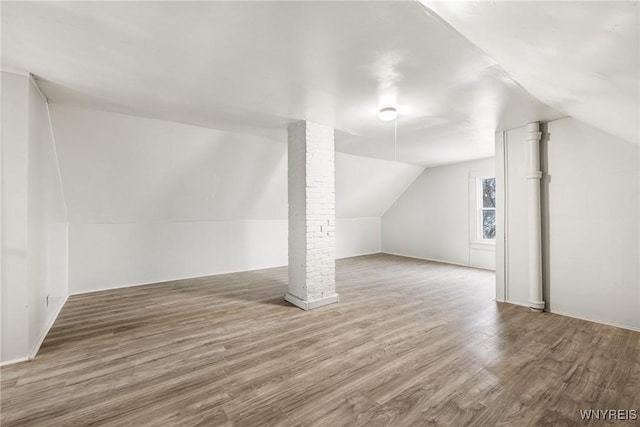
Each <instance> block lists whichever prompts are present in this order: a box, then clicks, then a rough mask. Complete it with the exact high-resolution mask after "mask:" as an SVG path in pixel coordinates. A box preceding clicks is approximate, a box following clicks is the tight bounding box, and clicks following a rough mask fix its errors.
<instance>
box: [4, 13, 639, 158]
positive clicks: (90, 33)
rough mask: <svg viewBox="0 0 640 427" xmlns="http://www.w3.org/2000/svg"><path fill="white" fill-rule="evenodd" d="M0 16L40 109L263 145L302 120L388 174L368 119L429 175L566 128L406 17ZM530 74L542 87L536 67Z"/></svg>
mask: <svg viewBox="0 0 640 427" xmlns="http://www.w3.org/2000/svg"><path fill="white" fill-rule="evenodd" d="M536 4H537V3H536ZM429 7H434V8H435V9H436V10H437V11H438V13H442V14H443V15H444V14H445V12H446V11H447V10H446V7H441V5H439V6H438V7H437V8H436V7H435V6H434V5H432V4H429ZM482 7H486V8H493V7H494V3H490V4H489V3H487V4H485V3H483V4H482V5H478V6H477V9H478V10H481V8H482ZM529 7H532V6H529ZM579 7H580V8H582V7H583V6H579ZM585 7H591V6H585ZM448 10H449V11H455V8H454V9H452V8H450V9H448ZM469 10H471V8H470V9H469ZM558 11H560V9H558ZM562 12H563V13H564V15H565V16H563V17H562V19H564V20H567V21H570V22H573V23H574V24H573V25H572V26H570V28H573V27H579V22H580V21H579V20H580V14H578V16H577V17H576V16H575V15H576V14H575V13H573V11H572V10H565V11H562ZM451 13H452V16H453V18H455V17H456V16H460V15H455V13H454V12H451ZM2 14H3V16H2V66H3V68H4V69H13V70H18V71H30V72H32V73H34V74H36V75H37V76H38V77H39V78H40V79H42V80H43V82H42V87H43V90H44V91H45V93H46V94H47V95H48V96H49V97H50V98H51V100H52V101H53V102H58V103H67V104H75V105H85V106H90V107H93V108H97V109H104V110H109V111H115V112H122V113H128V114H134V115H140V116H144V117H151V118H158V119H164V120H170V121H177V122H183V123H189V124H196V125H200V126H205V127H210V128H215V129H222V130H230V131H236V132H241V133H249V134H253V135H259V136H261V137H263V138H266V139H270V140H278V141H284V140H285V130H284V129H285V126H286V124H287V123H288V122H290V121H291V120H299V119H308V120H312V121H316V122H319V123H323V124H327V125H332V126H334V127H335V128H336V129H337V140H336V146H337V149H338V150H339V151H342V152H346V153H352V154H358V155H364V156H370V157H377V158H384V159H393V158H394V147H393V140H394V129H393V124H392V123H383V122H380V121H379V120H378V119H377V110H378V109H379V108H380V107H381V106H384V105H388V104H392V105H396V106H397V107H398V110H399V120H398V157H397V158H398V160H399V161H404V162H410V163H415V164H419V165H422V166H432V165H437V164H445V163H452V162H458V161H463V160H469V159H473V158H481V157H488V156H491V155H493V147H494V143H493V133H494V131H495V130H497V129H504V128H509V127H516V126H520V125H522V124H524V123H526V122H528V121H531V120H550V119H554V118H558V117H561V116H563V115H565V114H567V112H568V111H567V110H568V109H567V108H565V109H564V110H563V109H562V108H564V107H565V104H562V103H555V104H554V105H556V104H557V105H558V106H559V107H558V110H554V109H552V108H551V107H548V106H547V105H545V104H542V103H541V102H540V101H538V100H537V99H535V98H533V97H532V96H531V95H530V94H529V93H527V92H526V91H525V90H524V89H523V88H522V87H521V86H520V85H519V84H517V83H516V82H514V81H513V80H512V79H511V77H510V76H509V75H508V74H507V73H506V72H505V71H504V70H503V68H502V66H501V65H502V63H501V62H500V61H498V63H496V62H495V61H494V60H493V59H491V58H490V57H489V55H493V53H492V52H491V51H489V50H488V49H485V50H487V52H488V53H489V55H487V54H486V53H484V52H483V51H482V50H480V49H479V48H477V47H476V46H475V45H474V44H472V43H471V42H470V41H469V40H467V39H466V38H465V37H463V36H461V35H460V33H459V32H458V31H460V32H462V33H463V34H465V29H464V28H462V29H461V28H459V26H456V25H454V26H455V27H456V28H457V29H458V31H456V30H454V29H453V28H452V27H451V26H450V25H448V24H447V23H446V22H443V21H442V20H441V18H440V17H439V16H437V15H436V14H434V13H433V12H431V11H429V10H427V9H425V8H424V7H423V6H422V5H421V4H420V3H418V2H413V1H411V2H409V1H407V2H402V1H400V2H398V1H396V2H375V1H374V2H324V3H322V2H235V3H231V2H152V3H149V2H42V3H39V2H3V7H2ZM513 14H514V16H518V13H517V12H513ZM462 16H466V15H462ZM453 18H452V19H453ZM477 19H479V20H482V19H484V16H482V15H478V18H477ZM456 22H457V21H456ZM487 22H488V23H489V24H492V22H491V21H487ZM553 23H554V25H555V21H554V22H553ZM481 24H482V25H485V24H484V23H478V22H475V21H474V20H471V21H470V23H469V22H467V23H464V26H465V28H467V27H469V28H473V27H474V25H478V26H479V25H481ZM462 25H463V24H461V26H462ZM545 25H547V24H546V23H545V22H544V20H541V21H540V26H539V27H538V30H539V32H540V33H544V32H545V30H546V27H545ZM490 26H491V27H495V29H496V32H497V34H505V36H506V35H507V34H509V36H510V37H514V38H517V39H518V40H520V43H522V44H527V43H534V44H535V41H536V40H535V39H534V40H532V38H531V37H530V36H528V35H522V34H520V35H518V34H516V35H515V36H514V34H513V32H511V33H501V31H504V29H503V28H502V26H501V25H499V23H498V22H496V24H495V25H490ZM484 28H485V29H484V30H482V31H480V33H481V34H484V33H487V31H488V30H486V25H485V27H484ZM585 31H588V29H586V30H582V32H578V33H577V34H579V35H582V34H584V32H585ZM465 35H466V34H465ZM520 36H522V37H520ZM525 36H526V37H525ZM467 37H470V38H472V37H471V36H468V35H467ZM471 41H473V42H474V43H475V40H473V38H472V40H471ZM607 47H608V48H610V49H614V48H611V47H609V46H608V45H607ZM623 47H624V48H625V49H626V47H627V46H626V45H625V46H623ZM483 49H484V47H483ZM614 50H615V49H614ZM494 59H495V58H494ZM512 62H513V61H512ZM593 63H594V61H591V62H589V64H591V65H593ZM498 64H500V65H498ZM510 64H511V62H509V61H507V65H510ZM536 67H537V68H536V69H538V70H540V71H541V73H542V74H540V77H541V78H543V79H551V80H552V83H553V81H554V80H553V78H554V77H553V71H552V70H553V68H550V67H552V66H551V65H549V66H547V64H536ZM507 69H509V68H508V67H507ZM548 70H551V71H548ZM516 71H517V70H516ZM627 78H628V76H627ZM636 83H637V81H636ZM525 88H526V89H528V90H531V91H532V92H533V89H530V88H529V87H528V86H526V85H525ZM551 92H554V90H551ZM533 93H534V94H535V92H533ZM583 93H586V94H587V95H589V93H588V92H584V90H583ZM616 99H617V98H616ZM547 102H549V103H553V102H552V100H551V101H547ZM560 107H562V108H560ZM621 108H622V107H621ZM616 111H618V110H616Z"/></svg>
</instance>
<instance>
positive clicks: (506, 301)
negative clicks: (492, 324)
mask: <svg viewBox="0 0 640 427" xmlns="http://www.w3.org/2000/svg"><path fill="white" fill-rule="evenodd" d="M496 301H497V302H504V303H507V304H513V305H518V306H521V307H527V308H529V305H528V304H525V303H521V302H515V301H509V300H504V301H500V300H496ZM544 311H545V313H552V314H557V315H558V316H565V317H571V318H573V319H579V320H585V321H587V322H593V323H599V324H601V325H607V326H613V327H614V328H620V329H628V330H630V331H634V332H640V328H638V327H635V326H629V325H621V324H618V323H612V322H604V321H602V320H596V319H589V318H588V317H582V316H576V315H575V314H569V313H565V312H562V311H553V310H551V311H549V310H547V309H546V308H545V310H544Z"/></svg>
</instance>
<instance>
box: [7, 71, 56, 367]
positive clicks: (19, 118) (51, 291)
mask: <svg viewBox="0 0 640 427" xmlns="http://www.w3.org/2000/svg"><path fill="white" fill-rule="evenodd" d="M2 103H3V107H4V108H3V110H2V140H3V145H2V274H3V276H2V354H1V359H0V360H1V361H2V362H7V361H13V360H20V359H24V358H27V357H31V356H33V355H34V354H35V352H36V351H37V349H38V347H39V345H40V343H41V340H42V339H43V337H44V334H45V333H46V332H47V330H48V328H49V327H50V325H51V323H52V322H53V320H54V317H55V316H56V314H57V312H58V310H59V309H60V307H61V305H62V304H63V302H64V300H65V299H66V297H67V294H68V278H67V266H68V260H67V255H68V252H67V222H66V212H65V207H64V196H63V193H62V187H61V182H60V179H59V171H58V162H57V158H56V150H55V145H54V141H53V138H52V135H51V129H50V124H49V117H48V112H47V104H46V103H45V102H44V101H43V100H42V99H41V98H40V96H39V95H38V93H37V91H36V89H35V87H34V86H33V85H31V83H30V82H29V80H28V78H27V77H25V76H18V75H15V74H10V73H4V72H3V73H2Z"/></svg>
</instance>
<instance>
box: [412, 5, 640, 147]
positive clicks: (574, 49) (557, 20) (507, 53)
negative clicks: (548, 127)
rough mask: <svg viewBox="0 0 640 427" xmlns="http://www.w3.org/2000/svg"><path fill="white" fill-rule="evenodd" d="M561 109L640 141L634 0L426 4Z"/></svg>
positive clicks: (639, 39)
mask: <svg viewBox="0 0 640 427" xmlns="http://www.w3.org/2000/svg"><path fill="white" fill-rule="evenodd" d="M422 3H423V4H424V5H425V6H427V8H429V9H430V10H431V11H433V12H435V14H437V15H439V16H440V17H441V18H442V19H444V20H445V21H446V22H447V23H449V24H450V25H452V26H453V28H455V29H456V30H457V31H459V32H460V33H461V34H462V35H464V36H465V37H466V38H467V39H468V40H469V41H470V42H472V43H473V44H475V45H476V46H478V47H479V48H480V49H482V50H483V51H484V52H486V53H487V54H488V55H489V57H491V58H492V59H494V60H495V61H496V62H497V63H498V64H500V66H501V67H502V68H503V69H504V70H505V71H506V72H507V73H509V75H510V76H511V77H512V78H513V79H514V80H515V81H516V82H518V83H519V84H521V85H522V86H523V87H524V88H525V89H526V90H527V91H528V92H529V93H531V94H532V95H533V96H535V97H536V98H537V99H539V100H541V101H542V102H544V103H546V104H547V105H550V106H552V107H553V108H555V109H556V110H557V111H560V112H562V113H565V114H567V115H570V116H572V117H575V118H576V119H578V120H581V121H584V122H586V123H589V124H590V125H592V126H594V127H596V128H599V129H601V130H604V131H606V132H609V133H611V134H613V135H616V136H619V137H621V138H624V139H626V140H628V141H632V142H636V143H640V134H639V132H640V130H639V129H640V99H639V97H640V87H639V84H640V83H639V82H640V10H639V9H640V6H639V3H638V2H637V1H624V2H615V1H600V2H598V1H584V2H569V1H536V2H516V1H513V2H485V1H482V2H459V1H446V2H445V1H440V2H434V1H422Z"/></svg>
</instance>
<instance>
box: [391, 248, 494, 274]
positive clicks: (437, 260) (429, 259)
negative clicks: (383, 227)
mask: <svg viewBox="0 0 640 427" xmlns="http://www.w3.org/2000/svg"><path fill="white" fill-rule="evenodd" d="M379 253H383V254H387V255H395V256H401V257H404V258H413V259H421V260H423V261H431V262H439V263H441V264H451V265H457V266H460V267H469V268H477V269H479V270H487V271H496V269H495V268H487V267H480V266H478V265H471V264H463V263H460V262H453V261H444V260H441V259H434V258H423V257H419V256H414V255H405V254H399V253H395V252H387V251H381V252H379Z"/></svg>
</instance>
